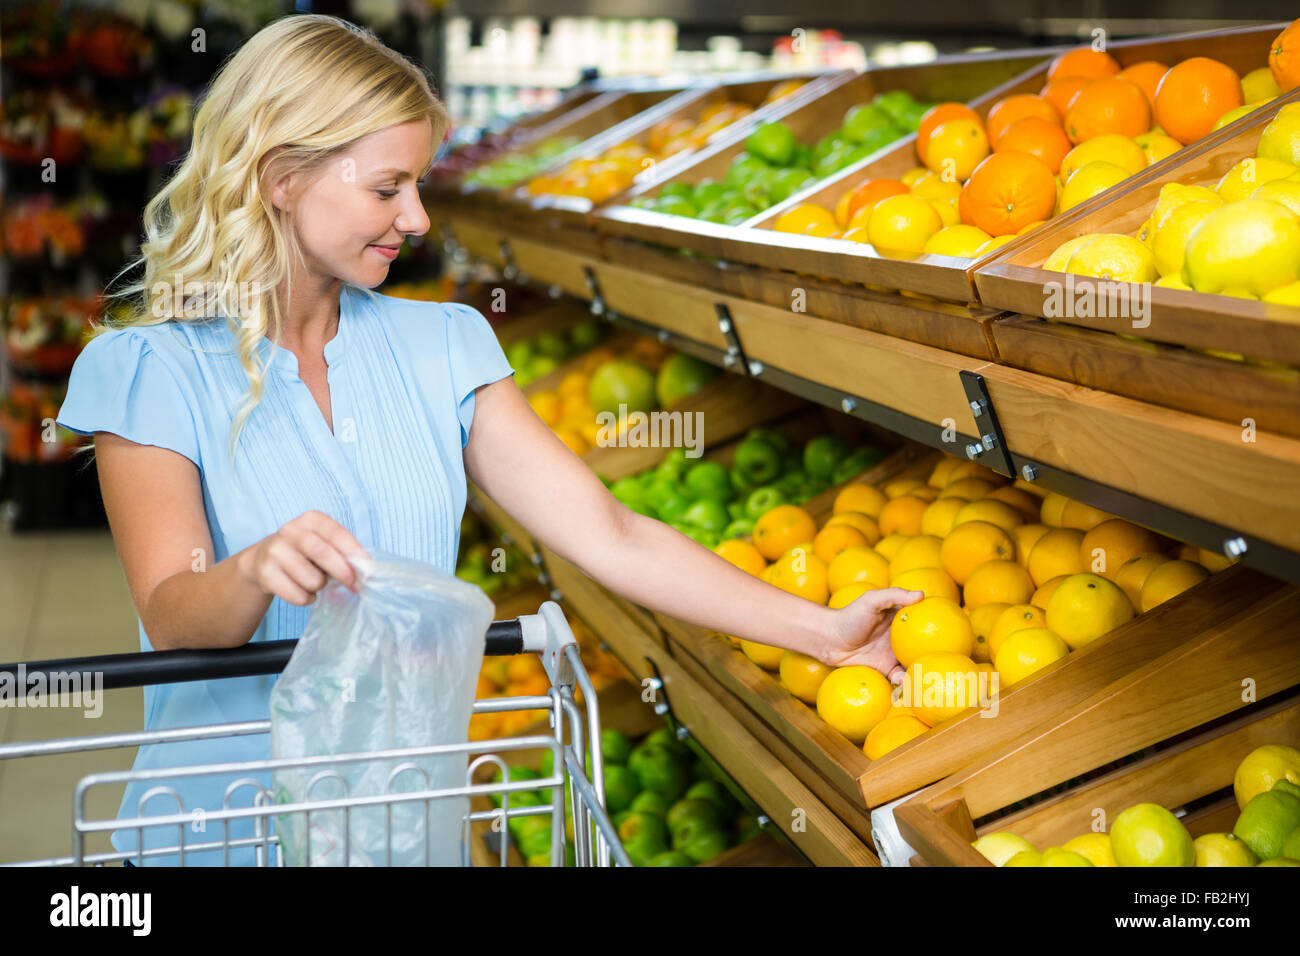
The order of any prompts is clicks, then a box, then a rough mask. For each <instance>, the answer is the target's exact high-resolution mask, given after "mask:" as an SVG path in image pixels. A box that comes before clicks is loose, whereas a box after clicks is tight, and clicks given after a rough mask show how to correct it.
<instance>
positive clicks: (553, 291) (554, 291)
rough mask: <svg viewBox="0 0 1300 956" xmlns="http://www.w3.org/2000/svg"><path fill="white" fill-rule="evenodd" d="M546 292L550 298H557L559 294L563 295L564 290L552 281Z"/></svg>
mask: <svg viewBox="0 0 1300 956" xmlns="http://www.w3.org/2000/svg"><path fill="white" fill-rule="evenodd" d="M546 294H547V295H549V296H550V297H551V298H552V299H558V298H559V297H560V296H562V295H564V290H563V289H561V288H560V287H559V286H558V285H556V284H555V283H554V282H552V283H551V284H550V286H549V287H548V288H547V290H546Z"/></svg>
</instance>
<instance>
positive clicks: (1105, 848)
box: [1061, 833, 1119, 866]
mask: <svg viewBox="0 0 1300 956" xmlns="http://www.w3.org/2000/svg"><path fill="white" fill-rule="evenodd" d="M1061 849H1062V850H1071V851H1073V852H1075V853H1077V854H1079V856H1081V857H1083V858H1084V859H1085V860H1087V861H1088V862H1089V863H1091V864H1092V865H1093V866H1119V864H1118V863H1116V862H1115V851H1114V850H1113V849H1111V846H1110V836H1109V835H1108V834H1105V833H1084V834H1081V835H1079V836H1077V837H1074V838H1073V839H1071V840H1067V841H1065V843H1063V844H1061Z"/></svg>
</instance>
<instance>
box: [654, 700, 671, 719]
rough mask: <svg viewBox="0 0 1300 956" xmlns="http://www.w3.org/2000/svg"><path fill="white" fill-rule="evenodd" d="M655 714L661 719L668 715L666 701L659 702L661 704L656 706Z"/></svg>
mask: <svg viewBox="0 0 1300 956" xmlns="http://www.w3.org/2000/svg"><path fill="white" fill-rule="evenodd" d="M655 713H656V714H658V715H659V716H660V717H662V716H663V715H664V714H666V713H668V704H667V703H666V702H665V701H662V700H661V701H659V703H657V704H655Z"/></svg>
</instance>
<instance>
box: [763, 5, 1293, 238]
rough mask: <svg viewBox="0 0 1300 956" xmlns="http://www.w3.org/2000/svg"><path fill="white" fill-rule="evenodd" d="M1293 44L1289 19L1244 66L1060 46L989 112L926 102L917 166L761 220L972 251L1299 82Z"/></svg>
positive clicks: (781, 227)
mask: <svg viewBox="0 0 1300 956" xmlns="http://www.w3.org/2000/svg"><path fill="white" fill-rule="evenodd" d="M1297 46H1300V21H1297V22H1296V23H1293V24H1291V26H1290V27H1288V28H1287V29H1286V30H1285V31H1283V33H1282V34H1281V35H1279V36H1278V38H1277V39H1276V40H1275V41H1274V42H1273V44H1272V45H1271V47H1270V50H1269V52H1268V62H1269V65H1268V66H1261V67H1260V68H1259V69H1257V70H1254V71H1252V72H1250V73H1249V74H1247V75H1246V76H1245V77H1239V76H1238V75H1237V74H1236V72H1235V71H1234V70H1233V69H1232V68H1231V67H1229V66H1228V65H1227V64H1225V63H1222V62H1219V61H1217V60H1214V59H1211V58H1209V57H1192V58H1190V59H1186V60H1183V61H1182V62H1180V63H1178V64H1175V65H1174V66H1172V67H1171V66H1168V65H1166V64H1164V63H1158V62H1156V61H1146V62H1142V63H1136V64H1133V65H1132V66H1129V67H1127V68H1125V67H1121V65H1120V63H1119V62H1118V61H1117V60H1116V59H1115V58H1114V57H1113V56H1111V55H1110V54H1109V53H1105V52H1101V51H1097V50H1093V49H1091V48H1088V47H1083V48H1080V49H1077V50H1070V51H1068V52H1066V53H1063V54H1061V55H1060V56H1058V57H1057V58H1056V59H1055V60H1054V61H1053V62H1052V64H1051V66H1050V67H1049V69H1048V72H1047V84H1046V85H1045V86H1044V87H1043V89H1042V90H1040V91H1039V92H1038V93H1037V94H1032V93H1022V94H1013V95H1011V96H1008V97H1005V98H1004V99H1002V100H999V101H998V102H997V103H995V104H993V106H992V108H991V109H990V110H989V112H988V116H987V117H983V116H981V115H980V114H979V113H977V112H976V111H975V110H973V109H971V108H970V107H968V106H966V105H964V104H962V103H956V102H948V103H940V104H939V105H937V106H935V107H933V108H932V109H930V110H929V111H928V112H927V113H926V114H925V115H924V116H923V117H922V118H921V122H920V125H919V128H918V130H917V134H916V153H917V158H918V159H919V160H920V162H921V164H922V165H921V166H918V167H916V168H915V169H913V170H911V171H910V172H908V173H906V174H905V175H903V176H902V177H900V178H899V179H868V180H866V181H863V182H861V183H858V184H856V185H855V186H853V187H852V188H850V189H848V190H846V191H845V193H844V194H843V195H841V196H840V198H839V200H838V202H837V203H836V204H835V207H834V209H833V210H831V209H827V208H824V207H822V206H818V205H815V204H811V203H808V204H802V205H799V206H796V207H794V208H792V209H790V210H788V211H787V212H786V213H785V214H784V215H782V216H781V218H780V219H779V220H778V221H777V222H776V223H775V224H774V226H773V228H775V229H777V230H778V231H783V232H793V233H798V234H803V235H812V236H820V237H825V238H838V239H845V240H850V241H853V242H861V243H869V244H870V245H871V246H873V247H874V248H875V250H876V251H877V252H878V253H880V254H881V255H886V256H893V257H903V256H910V255H918V254H938V255H949V256H957V257H963V258H971V257H975V256H980V255H983V254H985V253H987V252H990V251H992V250H993V249H996V248H998V247H999V246H1001V245H1004V244H1006V243H1008V242H1010V241H1011V240H1012V239H1013V238H1014V237H1016V236H1018V235H1020V234H1022V233H1025V232H1027V231H1029V230H1031V229H1034V228H1036V227H1037V226H1038V225H1039V224H1040V223H1042V222H1044V221H1045V220H1047V219H1050V218H1052V217H1053V216H1055V215H1059V214H1060V213H1062V212H1065V211H1066V210H1068V209H1070V208H1072V207H1073V206H1076V205H1078V204H1079V203H1082V202H1085V201H1086V200H1088V199H1091V198H1092V197H1093V196H1096V195H1098V194H1099V193H1101V192H1103V191H1104V190H1106V189H1109V188H1110V187H1112V186H1114V185H1116V184H1117V183H1120V182H1122V181H1123V180H1125V179H1127V178H1128V177H1130V176H1132V175H1133V174H1135V173H1137V172H1138V171H1140V170H1142V169H1144V168H1145V167H1147V166H1149V165H1151V164H1153V163H1156V162H1158V161H1160V160H1162V159H1164V158H1165V157H1167V156H1169V155H1171V154H1172V153H1174V152H1177V151H1178V150H1179V149H1181V148H1182V147H1183V146H1185V145H1187V144H1188V143H1192V142H1195V141H1196V140H1198V139H1200V138H1201V137H1203V136H1205V135H1206V134H1208V133H1209V132H1211V131H1212V130H1214V129H1216V128H1218V127H1219V126H1222V125H1224V124H1227V123H1230V122H1232V121H1233V120H1236V119H1237V118H1239V117H1240V116H1242V115H1244V114H1245V113H1246V112H1249V111H1250V110H1252V109H1257V108H1259V107H1260V106H1263V105H1264V104H1265V103H1267V102H1269V101H1270V100H1271V99H1273V98H1275V97H1276V96H1278V95H1279V94H1280V93H1282V92H1285V91H1287V90H1289V89H1291V88H1293V87H1295V86H1296V85H1298V84H1300V69H1298V68H1297V66H1296V60H1297V54H1296V52H1295V50H1296V48H1297ZM1263 53H1264V51H1261V57H1260V59H1261V62H1262V61H1264V59H1265V57H1264V56H1263Z"/></svg>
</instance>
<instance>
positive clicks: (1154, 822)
mask: <svg viewBox="0 0 1300 956" xmlns="http://www.w3.org/2000/svg"><path fill="white" fill-rule="evenodd" d="M1233 790H1234V791H1235V794H1236V798H1237V809H1238V810H1240V811H1241V812H1240V815H1239V816H1238V817H1237V822H1236V823H1235V824H1233V827H1232V831H1231V832H1230V833H1203V834H1201V835H1200V836H1198V837H1197V838H1196V839H1194V840H1193V839H1192V835H1191V833H1189V832H1188V830H1187V827H1185V826H1183V824H1182V821H1181V820H1179V819H1178V817H1177V816H1175V815H1174V814H1173V813H1171V812H1170V811H1169V810H1168V809H1167V808H1165V807H1162V806H1160V805H1159V804H1156V803H1139V804H1137V805H1135V806H1132V807H1129V808H1128V809H1127V810H1125V811H1123V812H1122V813H1120V814H1119V815H1117V816H1116V817H1115V819H1114V820H1113V821H1112V822H1111V825H1110V831H1109V833H1107V832H1090V833H1084V834H1081V835H1080V836H1077V837H1074V838H1073V839H1071V840H1068V841H1067V842H1065V843H1063V844H1062V845H1061V846H1059V847H1048V848H1047V849H1045V850H1043V851H1042V852H1041V853H1040V852H1039V851H1038V850H1036V849H1035V848H1034V846H1033V844H1032V843H1030V842H1029V841H1028V840H1026V839H1024V838H1023V837H1020V836H1017V835H1016V834H1014V833H1008V832H1000V833H989V834H986V835H984V836H982V837H980V838H979V839H978V840H976V841H975V842H974V843H973V844H972V845H973V846H974V847H975V849H976V850H978V851H979V852H980V853H981V854H982V855H983V856H984V857H985V858H986V859H987V860H988V861H989V862H990V863H992V864H993V865H994V866H1300V750H1296V749H1295V747H1291V746H1288V745H1286V744H1265V745H1264V746H1262V747H1257V748H1256V749H1255V750H1253V751H1251V752H1250V754H1248V755H1247V757H1246V759H1244V760H1243V761H1242V762H1241V763H1240V764H1239V765H1238V766H1237V771H1236V774H1235V776H1234V780H1233Z"/></svg>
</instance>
